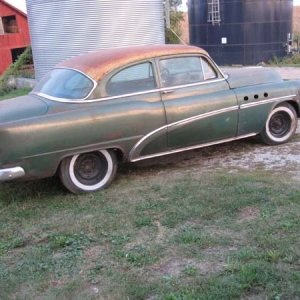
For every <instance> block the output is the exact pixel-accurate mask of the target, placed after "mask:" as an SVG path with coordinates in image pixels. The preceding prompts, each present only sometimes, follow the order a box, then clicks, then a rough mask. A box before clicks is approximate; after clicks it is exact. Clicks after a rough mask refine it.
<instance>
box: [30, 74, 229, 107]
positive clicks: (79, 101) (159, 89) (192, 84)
mask: <svg viewBox="0 0 300 300" xmlns="http://www.w3.org/2000/svg"><path fill="white" fill-rule="evenodd" d="M227 78H228V76H227V77H226V78H219V79H213V80H207V81H201V82H196V83H190V84H184V85H178V86H172V87H166V88H157V89H153V90H147V91H143V92H138V93H130V94H123V95H118V96H110V97H103V98H97V99H90V100H88V99H86V98H87V97H86V98H85V99H76V100H74V99H72V100H68V99H63V98H55V97H50V96H48V95H45V94H43V93H33V94H35V95H38V96H41V97H43V98H46V99H49V100H53V101H57V102H61V103H94V102H102V101H109V100H115V99H122V98H125V97H132V96H140V95H146V94H151V93H155V92H164V91H168V90H172V91H173V90H177V89H181V88H186V87H193V86H198V85H203V84H210V83H215V82H221V81H226V79H227ZM31 93H32V92H31Z"/></svg>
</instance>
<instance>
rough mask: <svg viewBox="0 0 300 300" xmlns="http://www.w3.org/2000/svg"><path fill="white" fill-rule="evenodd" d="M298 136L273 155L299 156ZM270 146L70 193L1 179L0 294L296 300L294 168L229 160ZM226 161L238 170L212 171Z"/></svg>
mask: <svg viewBox="0 0 300 300" xmlns="http://www.w3.org/2000/svg"><path fill="white" fill-rule="evenodd" d="M298 136H299V134H298V135H297V136H296V137H295V139H294V142H293V143H289V144H286V145H284V146H282V147H281V148H278V149H279V150H278V151H279V152H281V153H282V152H283V149H287V150H285V151H288V152H287V153H289V154H293V155H298V149H299V145H298V143H299V142H300V140H299V137H298ZM249 145H250V146H249ZM292 146H293V149H294V150H293V151H294V152H293V153H292V152H291V149H292V148H289V147H292ZM274 148H276V147H271V148H270V147H262V146H261V148H260V146H259V145H256V144H247V143H246V142H244V141H240V142H239V143H233V144H230V146H226V145H225V146H224V145H218V146H214V147H210V148H204V149H200V150H196V151H193V152H187V153H186V154H180V155H173V156H170V157H171V158H168V159H165V160H160V162H157V161H159V160H152V161H149V162H148V163H146V164H144V163H135V164H128V165H127V164H125V165H122V166H120V168H119V172H118V175H117V178H116V180H115V181H114V182H113V184H112V185H111V186H110V187H109V188H108V189H106V190H104V191H101V192H98V193H93V194H85V195H79V196H77V195H72V194H70V193H68V192H67V191H66V190H65V189H64V187H63V186H62V184H61V183H60V182H59V179H58V178H56V177H54V178H50V179H44V180H40V181H36V182H11V183H2V184H1V185H0V214H1V219H0V220H1V221H0V299H1V300H8V299H9V300H11V299H13V300H24V299H29V300H40V299H43V300H52V299H63V300H68V299H70V300H83V299H87V300H88V299H113V300H123V299H130V300H135V299H146V300H154V299H157V300H192V299H194V300H196V299H211V300H217V299H222V300H224V299H225V300H226V299H228V300H231V299H252V300H254V299H257V300H258V299H274V300H280V299H299V297H300V234H299V232H300V201H299V198H300V189H299V177H298V176H295V174H299V172H298V173H295V172H297V165H296V164H295V163H292V164H291V165H289V164H288V163H286V165H285V166H281V165H280V167H278V168H277V169H275V170H273V171H272V170H268V169H267V168H265V167H264V165H262V164H261V163H258V164H257V165H255V167H254V168H241V164H240V163H239V161H238V159H239V158H241V157H242V155H243V153H245V152H247V151H248V150H249V149H250V150H249V153H250V154H251V155H253V156H250V159H252V160H254V159H255V156H256V155H257V154H256V152H255V151H256V150H257V149H261V150H260V151H262V152H267V151H271V150H268V149H274ZM212 157H213V158H214V157H219V160H215V161H214V163H213V162H210V159H211V158H212ZM229 157H231V158H232V159H236V165H235V166H232V165H231V166H229V164H227V166H226V165H222V164H220V161H225V160H228V159H229ZM204 161H205V162H206V166H205V167H204V166H203V165H201V162H204ZM207 162H208V163H207Z"/></svg>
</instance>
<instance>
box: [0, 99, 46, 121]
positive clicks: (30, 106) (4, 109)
mask: <svg viewBox="0 0 300 300" xmlns="http://www.w3.org/2000/svg"><path fill="white" fill-rule="evenodd" d="M47 111H48V105H47V104H46V103H45V102H44V101H43V100H42V99H41V98H38V97H36V96H32V95H27V96H22V97H17V98H12V99H8V100H2V101H0V123H6V122H11V121H15V120H21V119H28V118H32V117H37V116H41V115H44V114H46V113H47Z"/></svg>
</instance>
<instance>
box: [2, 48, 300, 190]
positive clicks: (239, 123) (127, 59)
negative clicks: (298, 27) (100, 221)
mask: <svg viewBox="0 0 300 300" xmlns="http://www.w3.org/2000/svg"><path fill="white" fill-rule="evenodd" d="M299 101H300V81H283V80H282V78H281V77H280V76H279V75H278V74H277V73H275V72H273V71H270V70H268V69H264V68H248V69H235V70H232V71H230V72H229V74H224V73H223V72H222V71H221V70H220V69H219V68H218V66H217V65H216V64H215V63H214V62H213V60H212V59H211V58H210V56H209V55H208V54H207V53H206V52H205V51H204V50H202V49H200V48H197V47H193V46H182V45H156V46H136V47H125V48H115V49H109V50H101V51H98V52H93V53H89V54H85V55H81V56H78V57H75V58H72V59H69V60H66V61H64V62H62V63H61V64H59V65H58V66H57V67H56V68H54V69H53V70H52V71H50V73H49V74H47V75H46V76H45V77H44V78H43V79H42V80H41V81H40V82H39V83H38V84H37V85H36V87H35V88H34V90H33V91H32V92H31V93H30V94H29V95H27V96H22V97H18V98H13V99H9V100H4V101H1V102H0V181H6V180H14V179H36V178H43V177H50V176H53V175H55V174H56V173H58V174H59V176H60V179H61V181H62V183H63V184H64V186H65V187H66V188H67V189H68V190H70V191H71V192H72V193H75V194H79V193H86V192H93V191H97V190H101V189H103V188H105V187H107V186H108V185H109V184H110V183H111V182H112V180H113V179H114V177H115V175H116V172H117V166H118V164H119V163H121V162H123V161H130V162H135V161H139V160H142V159H147V158H152V157H156V156H161V155H166V154H170V153H175V152H179V151H185V150H189V149H195V148H199V147H204V146H209V145H213V144H219V143H223V142H228V141H233V140H237V139H242V138H247V137H251V136H256V135H258V136H259V137H260V139H261V140H262V141H263V142H264V143H266V144H269V145H276V144H281V143H285V142H287V141H288V140H289V139H291V138H292V137H293V135H294V134H295V131H296V128H297V118H298V117H299Z"/></svg>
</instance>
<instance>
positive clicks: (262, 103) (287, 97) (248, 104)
mask: <svg viewBox="0 0 300 300" xmlns="http://www.w3.org/2000/svg"><path fill="white" fill-rule="evenodd" d="M293 97H296V95H288V96H284V97H278V98H272V99H267V100H258V101H257V102H252V103H246V104H241V105H240V109H247V108H250V107H255V106H259V105H264V104H269V103H273V102H278V101H284V100H290V99H291V98H293Z"/></svg>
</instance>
